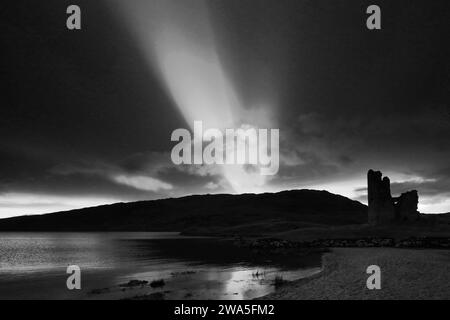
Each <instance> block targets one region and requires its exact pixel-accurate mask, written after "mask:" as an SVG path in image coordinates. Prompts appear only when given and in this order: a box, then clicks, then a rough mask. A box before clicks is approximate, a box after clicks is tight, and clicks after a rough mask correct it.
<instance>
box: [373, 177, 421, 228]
mask: <svg viewBox="0 0 450 320" xmlns="http://www.w3.org/2000/svg"><path fill="white" fill-rule="evenodd" d="M390 184H391V183H390V180H389V178H388V177H384V178H383V175H382V173H381V172H380V171H373V170H369V172H368V173H367V196H368V203H369V211H368V222H369V224H371V225H383V224H392V223H399V222H404V221H415V220H417V219H418V218H419V212H418V211H417V204H418V202H419V196H418V194H417V191H416V190H413V191H408V192H405V193H402V194H401V195H400V197H397V198H393V197H392V196H391V185H390Z"/></svg>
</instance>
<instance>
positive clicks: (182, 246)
mask: <svg viewBox="0 0 450 320" xmlns="http://www.w3.org/2000/svg"><path fill="white" fill-rule="evenodd" d="M69 265H78V266H79V267H80V268H81V271H82V290H74V291H69V290H68V289H67V288H66V279H67V277H68V276H69V275H67V274H66V268H67V266H69ZM319 271H320V256H319V255H312V256H308V257H302V258H301V259H300V260H299V259H295V261H292V259H290V260H289V261H273V260H271V259H270V258H265V257H263V256H261V255H260V254H255V253H252V252H251V251H250V250H248V249H239V248H236V247H234V246H232V245H231V244H230V243H229V242H228V241H225V240H219V239H214V238H202V237H184V236H180V235H179V234H178V233H154V232H151V233H122V232H120V233H0V299H35V298H40V299H122V298H133V297H139V296H145V295H152V294H153V296H154V294H155V293H157V294H158V295H159V297H164V298H165V299H252V298H255V297H259V296H263V295H265V294H268V293H271V292H273V291H274V290H276V287H275V285H274V279H275V277H282V278H283V279H284V280H296V279H300V278H303V277H307V276H310V275H312V274H314V273H317V272H319ZM160 279H164V283H165V285H164V286H162V287H158V288H152V287H151V286H148V285H146V286H138V287H132V288H126V287H123V286H121V284H124V283H127V282H128V281H130V280H145V281H148V282H149V283H151V282H152V281H155V280H160ZM99 289H100V290H99Z"/></svg>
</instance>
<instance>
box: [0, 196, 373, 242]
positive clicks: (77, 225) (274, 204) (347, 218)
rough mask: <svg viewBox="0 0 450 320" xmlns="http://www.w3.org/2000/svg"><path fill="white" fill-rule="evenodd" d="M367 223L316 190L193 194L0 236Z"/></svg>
mask: <svg viewBox="0 0 450 320" xmlns="http://www.w3.org/2000/svg"><path fill="white" fill-rule="evenodd" d="M366 221H367V206H365V205H363V204H361V203H360V202H358V201H354V200H350V199H348V198H346V197H343V196H340V195H336V194H332V193H329V192H327V191H317V190H291V191H283V192H278V193H264V194H240V195H230V194H217V195H210V194H207V195H194V196H186V197H182V198H171V199H161V200H150V201H139V202H130V203H116V204H111V205H104V206H98V207H91V208H84V209H78V210H71V211H64V212H56V213H50V214H45V215H36V216H20V217H14V218H7V219H2V220H0V231H200V232H204V233H208V232H217V231H219V230H227V232H232V231H233V229H236V230H243V229H249V230H254V229H255V228H258V229H261V230H262V229H264V230H267V229H275V230H288V229H293V228H297V227H301V226H305V225H346V224H361V223H365V222H366Z"/></svg>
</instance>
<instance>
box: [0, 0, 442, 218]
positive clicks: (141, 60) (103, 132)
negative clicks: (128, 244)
mask: <svg viewBox="0 0 450 320" xmlns="http://www.w3.org/2000/svg"><path fill="white" fill-rule="evenodd" d="M374 3H376V4H377V5H379V6H380V7H381V10H382V11H381V12H382V29H381V30H375V31H370V30H368V29H367V28H366V18H367V14H366V13H365V11H366V8H367V7H368V6H369V5H371V4H374ZM70 4H77V5H79V6H80V8H81V14H82V29H81V30H77V31H69V30H67V28H66V18H67V14H66V8H67V6H69V5H70ZM0 7H1V10H0V39H1V42H2V58H1V59H0V68H1V70H2V77H1V78H2V80H1V86H2V97H1V99H2V101H1V103H0V218H1V217H9V216H15V215H22V214H38V213H46V212H54V211H61V210H68V209H73V208H81V207H86V206H94V205H100V204H107V203H114V202H125V201H136V200H146V199H159V198H167V197H179V196H184V195H189V194H204V193H243V192H276V191H281V190H288V189H301V188H308V189H320V190H328V191H330V192H334V193H339V194H342V195H345V196H348V197H350V198H352V199H355V200H359V201H362V202H366V189H365V188H366V173H367V171H368V170H369V169H371V168H372V169H376V170H381V171H382V172H383V174H385V175H387V176H389V177H390V179H391V182H392V185H391V189H392V193H393V195H399V194H400V193H401V192H405V191H408V190H411V189H417V190H418V192H419V198H420V200H419V210H420V211H421V212H425V213H439V212H450V165H449V161H448V160H449V158H450V147H449V143H448V138H449V136H450V123H449V121H450V106H449V104H450V95H449V93H450V90H449V88H450V79H449V77H450V76H449V75H450V61H449V59H448V57H449V56H450V49H449V46H448V40H447V38H448V27H449V23H448V21H449V12H450V3H449V2H448V1H432V2H429V1H419V0H414V1H410V0H408V1H406V0H404V1H378V0H377V1H375V2H374V1H356V0H351V1H348V0H346V1H344V0H339V1H336V0H333V1H331V0H327V1H324V0H314V1H313V0H295V1H294V0H285V1H273V0H270V1H269V0H246V1H242V0H227V1H224V0H208V1H203V0H186V1H181V0H178V1H177V0H164V1H163V0H148V1H145V0H127V1H119V0H103V1H87V0H77V1H71V2H69V1H61V0H47V1H41V2H39V3H38V2H30V1H24V0H16V1H3V2H2V4H1V5H0ZM194 120H203V121H205V122H206V123H208V125H211V126H215V127H226V126H238V127H239V126H242V125H250V126H255V127H263V128H277V129H279V130H280V148H279V152H280V168H279V171H278V173H277V174H276V175H274V176H270V177H265V178H264V179H262V178H261V177H258V176H256V175H254V174H253V173H249V172H247V171H246V170H245V168H244V169H242V168H240V169H239V170H229V169H223V168H218V167H217V166H205V165H203V166H202V165H174V164H173V163H172V161H171V158H170V153H171V149H172V147H173V146H174V142H172V141H171V139H170V137H171V133H172V132H173V130H175V129H177V128H187V129H192V125H193V121H194Z"/></svg>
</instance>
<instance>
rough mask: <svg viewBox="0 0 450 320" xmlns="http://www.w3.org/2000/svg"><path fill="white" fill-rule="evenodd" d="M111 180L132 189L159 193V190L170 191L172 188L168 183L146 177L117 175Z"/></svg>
mask: <svg viewBox="0 0 450 320" xmlns="http://www.w3.org/2000/svg"><path fill="white" fill-rule="evenodd" d="M112 180H113V181H114V182H116V183H119V184H124V185H126V186H130V187H132V188H135V189H138V190H144V191H153V192H156V191H160V190H172V189H173V186H172V185H171V184H169V183H166V182H163V181H161V180H158V179H155V178H152V177H146V176H126V175H117V176H114V177H112Z"/></svg>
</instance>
